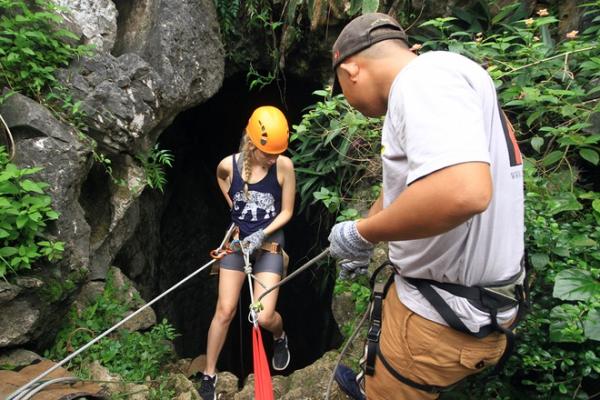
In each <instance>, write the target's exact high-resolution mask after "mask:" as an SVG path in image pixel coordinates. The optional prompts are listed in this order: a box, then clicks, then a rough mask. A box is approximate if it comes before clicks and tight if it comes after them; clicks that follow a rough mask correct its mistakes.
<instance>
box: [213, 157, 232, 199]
mask: <svg viewBox="0 0 600 400" xmlns="http://www.w3.org/2000/svg"><path fill="white" fill-rule="evenodd" d="M232 157H233V156H227V157H225V158H224V159H222V160H221V162H220V163H219V165H217V183H218V184H219V188H220V189H221V192H222V193H223V197H225V201H227V205H229V208H231V207H233V201H231V198H230V197H229V193H228V192H229V188H230V187H231V174H232V172H233V171H232V168H233V165H232V163H233V160H232Z"/></svg>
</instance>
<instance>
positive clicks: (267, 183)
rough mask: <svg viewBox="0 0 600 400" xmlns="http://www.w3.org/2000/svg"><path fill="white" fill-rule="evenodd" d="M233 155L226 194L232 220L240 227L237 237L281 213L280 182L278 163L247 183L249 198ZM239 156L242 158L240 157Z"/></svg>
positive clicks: (263, 226)
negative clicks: (254, 180)
mask: <svg viewBox="0 0 600 400" xmlns="http://www.w3.org/2000/svg"><path fill="white" fill-rule="evenodd" d="M236 155H237V154H234V155H233V157H232V159H233V179H232V180H231V187H230V188H229V192H228V194H229V197H230V198H231V200H232V202H233V207H231V221H232V222H233V223H234V224H236V225H237V226H238V227H239V228H240V238H242V239H243V238H245V237H246V236H248V235H250V234H251V233H254V232H256V231H258V230H260V229H264V228H266V227H267V226H268V225H269V224H270V223H271V222H272V221H273V218H275V217H276V216H277V215H279V213H280V212H281V185H280V184H279V181H278V180H277V163H275V164H273V165H272V166H271V168H269V170H268V171H267V175H265V177H264V178H263V179H261V180H260V181H258V182H256V183H249V184H248V198H246V194H245V193H244V180H243V179H242V176H241V175H240V170H238V161H239V160H238V161H236ZM240 158H241V157H240Z"/></svg>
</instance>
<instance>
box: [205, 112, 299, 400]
mask: <svg viewBox="0 0 600 400" xmlns="http://www.w3.org/2000/svg"><path fill="white" fill-rule="evenodd" d="M288 136H289V130H288V124H287V120H286V118H285V116H284V115H283V113H282V112H281V111H280V110H279V109H277V108H275V107H272V106H263V107H259V108H257V109H256V110H255V111H254V112H253V113H252V116H251V117H250V120H249V121H248V125H247V126H246V129H245V132H244V135H243V137H242V144H241V146H240V152H239V153H237V154H233V155H230V156H227V157H225V158H224V159H223V160H222V161H221V162H220V163H219V165H218V166H217V181H218V183H219V187H220V188H221V191H222V192H223V196H224V197H225V200H226V201H227V204H228V205H229V207H230V209H231V220H232V222H233V223H234V224H235V225H236V226H237V227H238V228H239V238H240V240H241V241H242V246H244V247H245V248H246V249H247V251H248V252H249V253H250V255H251V258H252V270H253V274H254V275H256V278H257V279H258V280H259V281H260V282H261V283H263V284H264V285H265V286H266V287H267V288H269V287H271V286H273V285H275V284H276V283H278V282H279V281H280V280H281V276H282V274H283V255H282V252H281V249H282V248H283V246H284V244H285V243H284V237H283V231H282V228H283V226H284V225H285V224H286V223H287V222H288V221H289V220H290V218H291V217H292V213H293V209H294V197H295V191H296V178H295V175H294V165H293V164H292V161H291V160H290V159H289V158H288V157H286V156H283V155H281V154H282V153H283V152H284V151H285V150H286V149H287V146H288ZM220 265H221V267H220V272H219V297H218V300H217V308H216V311H215V315H214V317H213V320H212V322H211V325H210V329H209V331H208V343H207V349H206V368H205V370H204V374H203V377H202V382H201V384H200V395H201V396H202V398H203V399H204V400H212V399H216V396H215V385H216V382H217V378H216V373H215V372H216V371H215V368H216V364H217V359H218V357H219V353H220V352H221V349H222V348H223V344H224V342H225V338H226V336H227V330H228V329H229V324H230V323H231V320H232V318H233V316H234V315H235V311H236V308H237V303H238V298H239V296H240V290H241V288H242V285H243V284H244V283H245V282H246V276H245V274H244V257H243V254H242V253H241V252H235V253H232V254H229V255H227V256H225V257H223V258H222V259H221V260H220ZM264 291H265V289H264V288H263V287H262V286H261V285H260V284H258V283H257V282H255V284H254V296H255V298H258V297H259V296H260V295H261V294H262V293H263V292H264ZM277 295H278V290H274V291H272V292H270V293H269V294H268V295H267V296H265V297H264V298H263V299H262V300H261V303H262V305H263V307H264V308H263V310H262V311H261V312H260V313H259V314H258V323H259V325H260V326H262V327H263V328H265V329H267V330H268V331H270V332H271V333H272V334H273V339H274V344H273V358H272V365H273V368H274V369H276V370H283V369H285V368H286V367H287V366H288V364H289V362H290V353H289V351H288V346H287V337H286V335H285V332H284V331H283V320H282V319H281V315H280V314H279V313H278V312H277V311H275V305H276V303H277Z"/></svg>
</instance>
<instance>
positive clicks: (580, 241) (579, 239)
mask: <svg viewBox="0 0 600 400" xmlns="http://www.w3.org/2000/svg"><path fill="white" fill-rule="evenodd" d="M569 244H570V245H571V246H573V247H592V246H596V245H597V243H596V241H595V240H592V239H590V238H589V237H588V236H586V235H577V236H574V237H573V238H571V240H569Z"/></svg>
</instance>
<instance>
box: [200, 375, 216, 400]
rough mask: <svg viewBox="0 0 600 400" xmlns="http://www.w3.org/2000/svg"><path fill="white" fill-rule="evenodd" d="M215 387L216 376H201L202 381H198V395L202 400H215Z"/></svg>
mask: <svg viewBox="0 0 600 400" xmlns="http://www.w3.org/2000/svg"><path fill="white" fill-rule="evenodd" d="M216 386H217V375H216V374H215V376H210V375H206V374H202V379H201V380H200V388H199V389H198V393H199V394H200V397H202V400H217V395H216V393H215V388H216Z"/></svg>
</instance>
